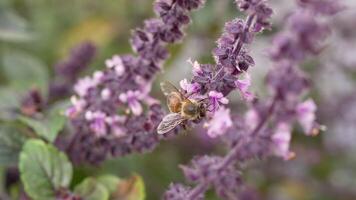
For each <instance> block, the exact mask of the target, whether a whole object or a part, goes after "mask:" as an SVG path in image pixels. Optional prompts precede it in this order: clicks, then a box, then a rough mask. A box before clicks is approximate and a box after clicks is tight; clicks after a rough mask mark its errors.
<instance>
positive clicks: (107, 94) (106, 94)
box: [100, 88, 111, 100]
mask: <svg viewBox="0 0 356 200" xmlns="http://www.w3.org/2000/svg"><path fill="white" fill-rule="evenodd" d="M100 96H101V98H102V99H103V100H108V99H109V98H110V97H111V91H110V89H109V88H105V89H103V90H102V91H101V93H100Z"/></svg>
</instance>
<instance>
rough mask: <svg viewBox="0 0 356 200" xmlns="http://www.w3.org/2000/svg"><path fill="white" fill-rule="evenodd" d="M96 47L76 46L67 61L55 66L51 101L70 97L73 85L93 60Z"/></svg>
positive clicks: (83, 44) (50, 94)
mask: <svg viewBox="0 0 356 200" xmlns="http://www.w3.org/2000/svg"><path fill="white" fill-rule="evenodd" d="M95 54H96V47H95V46H94V44H92V43H91V42H83V43H80V44H78V45H77V46H75V47H74V48H73V49H72V50H71V52H70V55H69V57H68V58H67V59H65V60H62V61H60V62H58V63H57V64H56V65H55V76H54V80H53V81H52V82H51V83H50V88H49V99H50V100H55V99H57V98H60V97H64V96H66V95H69V94H70V92H71V89H72V85H73V84H74V83H75V82H76V81H77V79H78V76H79V75H80V73H81V72H82V71H84V70H85V69H86V68H87V67H88V66H89V64H90V62H91V61H92V60H93V58H94V57H95Z"/></svg>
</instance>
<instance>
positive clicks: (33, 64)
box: [2, 50, 48, 94]
mask: <svg viewBox="0 0 356 200" xmlns="http://www.w3.org/2000/svg"><path fill="white" fill-rule="evenodd" d="M2 71H3V73H4V75H5V77H6V78H7V80H8V82H9V84H10V86H11V87H12V88H13V89H15V90H17V91H23V92H24V91H28V90H29V89H31V88H39V89H40V90H41V91H42V93H43V94H45V93H46V92H47V87H48V72H47V71H46V67H45V66H44V65H43V63H42V62H40V61H39V60H38V59H36V58H35V57H33V56H31V55H29V54H27V53H24V52H21V51H14V50H5V51H3V55H2Z"/></svg>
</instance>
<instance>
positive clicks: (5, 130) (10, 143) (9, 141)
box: [0, 125, 27, 165]
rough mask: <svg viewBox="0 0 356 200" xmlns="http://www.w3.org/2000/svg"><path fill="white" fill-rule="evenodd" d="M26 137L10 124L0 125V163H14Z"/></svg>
mask: <svg viewBox="0 0 356 200" xmlns="http://www.w3.org/2000/svg"><path fill="white" fill-rule="evenodd" d="M26 139H27V138H26V137H25V136H24V135H23V134H21V133H20V132H19V131H18V130H17V129H15V128H14V127H10V126H4V125H1V126H0V165H16V163H17V161H18V156H19V153H20V151H21V148H22V145H23V143H24V142H25V141H26Z"/></svg>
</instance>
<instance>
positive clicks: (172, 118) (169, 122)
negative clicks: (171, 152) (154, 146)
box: [157, 113, 184, 134]
mask: <svg viewBox="0 0 356 200" xmlns="http://www.w3.org/2000/svg"><path fill="white" fill-rule="evenodd" d="M183 121H184V118H183V117H182V116H181V115H180V114H179V113H170V114H168V115H166V116H164V118H163V119H162V121H161V123H160V124H159V125H158V128H157V133H158V134H165V133H167V132H169V131H171V130H173V129H174V128H175V127H176V126H178V125H179V124H181V123H182V122H183Z"/></svg>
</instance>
